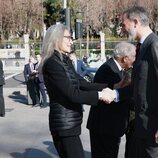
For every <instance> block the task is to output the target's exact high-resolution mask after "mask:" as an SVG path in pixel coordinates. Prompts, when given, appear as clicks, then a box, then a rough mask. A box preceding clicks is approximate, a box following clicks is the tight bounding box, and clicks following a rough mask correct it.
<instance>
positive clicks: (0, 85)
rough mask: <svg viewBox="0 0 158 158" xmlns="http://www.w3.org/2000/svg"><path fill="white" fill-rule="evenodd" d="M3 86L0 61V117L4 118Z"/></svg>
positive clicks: (0, 63) (3, 80)
mask: <svg viewBox="0 0 158 158" xmlns="http://www.w3.org/2000/svg"><path fill="white" fill-rule="evenodd" d="M4 84H5V79H4V71H3V63H2V61H1V60H0V117H4V116H5V102H4V97H3V85H4Z"/></svg>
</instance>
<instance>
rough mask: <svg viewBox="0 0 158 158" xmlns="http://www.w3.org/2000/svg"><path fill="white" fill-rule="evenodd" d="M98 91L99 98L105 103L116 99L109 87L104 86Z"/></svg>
mask: <svg viewBox="0 0 158 158" xmlns="http://www.w3.org/2000/svg"><path fill="white" fill-rule="evenodd" d="M98 93H99V100H102V101H104V102H105V103H106V104H110V103H111V102H113V101H114V99H116V93H115V91H113V90H112V89H110V88H104V89H103V90H102V91H100V92H98Z"/></svg>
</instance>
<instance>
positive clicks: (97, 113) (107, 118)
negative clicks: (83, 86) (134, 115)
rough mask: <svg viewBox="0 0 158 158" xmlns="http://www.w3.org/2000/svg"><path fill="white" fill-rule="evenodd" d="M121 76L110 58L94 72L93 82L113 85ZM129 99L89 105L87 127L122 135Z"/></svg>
mask: <svg viewBox="0 0 158 158" xmlns="http://www.w3.org/2000/svg"><path fill="white" fill-rule="evenodd" d="M121 78H122V74H121V72H120V71H119V69H118V67H117V65H116V63H115V62H114V60H113V59H112V58H111V59H109V60H108V61H107V62H105V63H104V64H103V65H102V66H101V67H100V68H99V69H98V71H97V72H96V75H95V77H94V82H97V83H106V84H109V85H111V84H112V85H113V84H115V83H118V82H119V81H120V80H121ZM128 113H129V101H128V102H127V101H125V100H124V101H120V102H118V103H115V102H112V103H111V104H110V105H109V104H107V105H106V104H105V103H103V102H99V103H98V107H97V108H96V107H91V109H90V113H89V118H88V123H87V128H88V129H89V130H92V131H93V132H97V133H100V134H106V135H111V136H118V137H120V136H122V135H123V134H125V132H126V129H127V122H128Z"/></svg>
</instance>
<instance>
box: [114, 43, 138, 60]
mask: <svg viewBox="0 0 158 158" xmlns="http://www.w3.org/2000/svg"><path fill="white" fill-rule="evenodd" d="M135 49H136V47H135V45H133V44H131V43H128V42H120V43H118V44H117V45H116V46H115V48H114V52H113V57H114V58H115V59H116V60H117V59H120V58H122V57H124V56H130V55H131V52H132V51H133V50H135Z"/></svg>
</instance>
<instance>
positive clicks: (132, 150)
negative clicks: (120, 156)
mask: <svg viewBox="0 0 158 158" xmlns="http://www.w3.org/2000/svg"><path fill="white" fill-rule="evenodd" d="M126 150H127V151H126V158H158V144H156V143H153V142H152V143H151V142H149V141H147V140H146V139H141V138H138V137H136V136H134V134H132V135H131V136H130V138H129V140H128V146H127V148H126Z"/></svg>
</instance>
